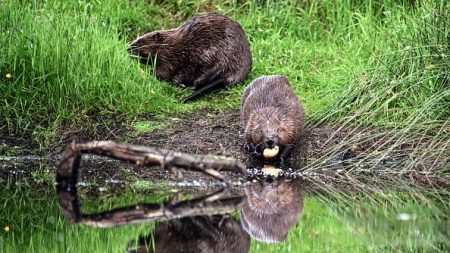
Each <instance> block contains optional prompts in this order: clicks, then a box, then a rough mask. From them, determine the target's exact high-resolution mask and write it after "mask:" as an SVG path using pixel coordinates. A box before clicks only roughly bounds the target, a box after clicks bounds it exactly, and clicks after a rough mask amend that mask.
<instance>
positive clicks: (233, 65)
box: [129, 12, 252, 102]
mask: <svg viewBox="0 0 450 253" xmlns="http://www.w3.org/2000/svg"><path fill="white" fill-rule="evenodd" d="M129 52H130V54H132V55H134V56H138V57H139V58H140V59H141V61H144V62H146V63H152V64H153V63H154V62H152V61H153V60H155V61H156V64H153V65H154V66H155V73H156V77H157V78H159V79H162V80H166V81H169V82H171V83H174V84H175V85H177V86H179V87H181V88H186V87H191V88H193V89H194V91H195V92H194V93H193V94H192V95H190V96H188V97H187V98H186V99H184V102H186V101H190V100H193V99H195V98H198V97H199V96H200V95H202V94H204V93H206V92H207V91H210V90H213V89H218V88H221V87H230V86H233V85H235V84H237V83H240V82H242V81H243V80H245V78H246V77H247V75H248V73H249V72H250V70H251V68H252V54H251V51H250V44H249V42H248V40H247V38H246V36H245V32H244V30H243V29H242V27H241V26H240V24H239V23H237V22H236V21H233V20H232V19H230V18H228V17H227V16H224V15H221V14H218V13H215V12H212V13H202V14H197V15H195V16H194V17H192V18H191V19H190V20H188V21H187V22H186V23H185V24H183V25H182V26H180V27H179V28H176V29H170V30H160V31H154V32H150V33H146V34H144V35H142V36H141V37H139V38H137V39H136V40H135V41H133V42H132V43H131V44H130V47H129Z"/></svg>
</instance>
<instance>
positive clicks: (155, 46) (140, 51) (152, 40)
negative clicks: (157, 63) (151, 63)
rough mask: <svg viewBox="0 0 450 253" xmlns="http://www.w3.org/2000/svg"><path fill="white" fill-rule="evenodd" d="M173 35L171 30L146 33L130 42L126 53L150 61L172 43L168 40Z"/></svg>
mask: <svg viewBox="0 0 450 253" xmlns="http://www.w3.org/2000/svg"><path fill="white" fill-rule="evenodd" d="M173 33H174V31H172V30H165V31H154V32H149V33H146V34H144V35H142V36H141V37H139V38H137V39H136V40H134V41H133V42H131V44H130V46H129V48H128V52H129V53H130V54H132V55H136V56H138V57H140V58H141V59H142V60H148V59H151V58H153V57H155V56H156V55H157V54H158V53H160V52H161V51H163V50H162V49H164V48H165V47H167V46H168V45H169V44H171V43H172V42H173V41H171V39H170V38H171V37H172V35H173Z"/></svg>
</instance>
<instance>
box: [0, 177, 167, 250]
mask: <svg viewBox="0 0 450 253" xmlns="http://www.w3.org/2000/svg"><path fill="white" fill-rule="evenodd" d="M31 189H32V190H31ZM54 194H55V193H54V190H53V189H51V188H42V187H38V188H36V187H33V188H31V186H30V185H29V184H27V183H26V182H24V181H22V183H20V184H9V183H8V184H6V186H5V187H3V186H2V187H1V188H0V196H3V197H2V201H3V202H2V207H1V208H0V224H1V226H2V228H3V227H4V226H6V225H8V226H9V227H10V231H9V232H8V233H0V252H122V251H124V249H125V247H126V245H127V243H128V241H129V240H131V239H136V238H137V236H138V235H140V234H141V233H148V232H149V231H150V230H151V229H152V227H153V225H151V224H147V225H138V226H125V227H121V228H117V229H93V228H91V227H87V226H71V225H69V224H67V222H66V221H65V219H64V217H63V216H62V215H61V213H60V211H59V207H58V205H57V203H56V199H55V198H56V196H55V195H54ZM4 196H7V198H4ZM162 199H166V196H162V195H156V196H155V195H151V196H148V195H146V196H138V195H135V194H126V195H122V196H117V194H114V195H105V196H101V197H98V198H94V199H92V197H89V198H87V197H86V198H83V202H82V203H83V207H82V208H83V209H84V210H85V211H86V212H88V213H89V212H93V211H99V210H107V209H110V208H112V207H118V206H124V205H129V204H134V203H136V202H138V201H143V202H150V203H155V202H157V201H159V200H162Z"/></svg>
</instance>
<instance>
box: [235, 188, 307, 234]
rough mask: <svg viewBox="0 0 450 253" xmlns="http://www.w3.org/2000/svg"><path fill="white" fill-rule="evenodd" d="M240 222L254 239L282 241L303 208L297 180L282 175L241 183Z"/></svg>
mask: <svg viewBox="0 0 450 253" xmlns="http://www.w3.org/2000/svg"><path fill="white" fill-rule="evenodd" d="M245 195H246V200H245V201H244V203H243V204H242V208H241V224H242V227H243V228H244V230H245V231H246V232H247V233H248V234H250V236H252V237H253V238H254V239H256V240H258V241H262V242H282V241H284V240H285V239H286V236H287V234H288V232H289V230H290V229H291V228H292V226H294V225H295V223H296V222H297V221H298V219H299V217H300V214H301V212H302V210H303V195H302V194H301V189H300V185H299V182H298V181H297V182H295V181H288V180H286V179H279V180H275V181H274V182H272V183H268V182H263V181H257V182H253V183H251V184H249V185H246V186H245Z"/></svg>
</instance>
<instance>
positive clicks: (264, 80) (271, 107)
mask: <svg viewBox="0 0 450 253" xmlns="http://www.w3.org/2000/svg"><path fill="white" fill-rule="evenodd" d="M303 117H304V112H303V106H302V104H301V102H300V100H299V98H298V97H297V95H296V94H295V92H294V90H292V88H291V86H290V84H289V82H288V80H287V78H286V77H284V76H263V77H260V78H257V79H255V80H253V81H252V82H251V83H250V84H249V85H248V86H247V87H246V88H245V90H244V94H243V96H242V102H241V118H242V122H243V125H244V128H245V131H244V139H245V144H244V145H245V148H246V149H247V150H249V151H251V152H255V153H257V154H259V155H261V154H262V151H263V149H264V148H266V147H274V146H276V145H278V146H279V147H280V149H281V151H280V154H279V158H280V159H282V160H283V159H284V158H285V157H286V156H287V155H288V153H289V151H290V149H291V147H292V146H293V145H294V144H295V143H296V142H297V141H298V139H299V135H300V133H301V131H302V126H303Z"/></svg>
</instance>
